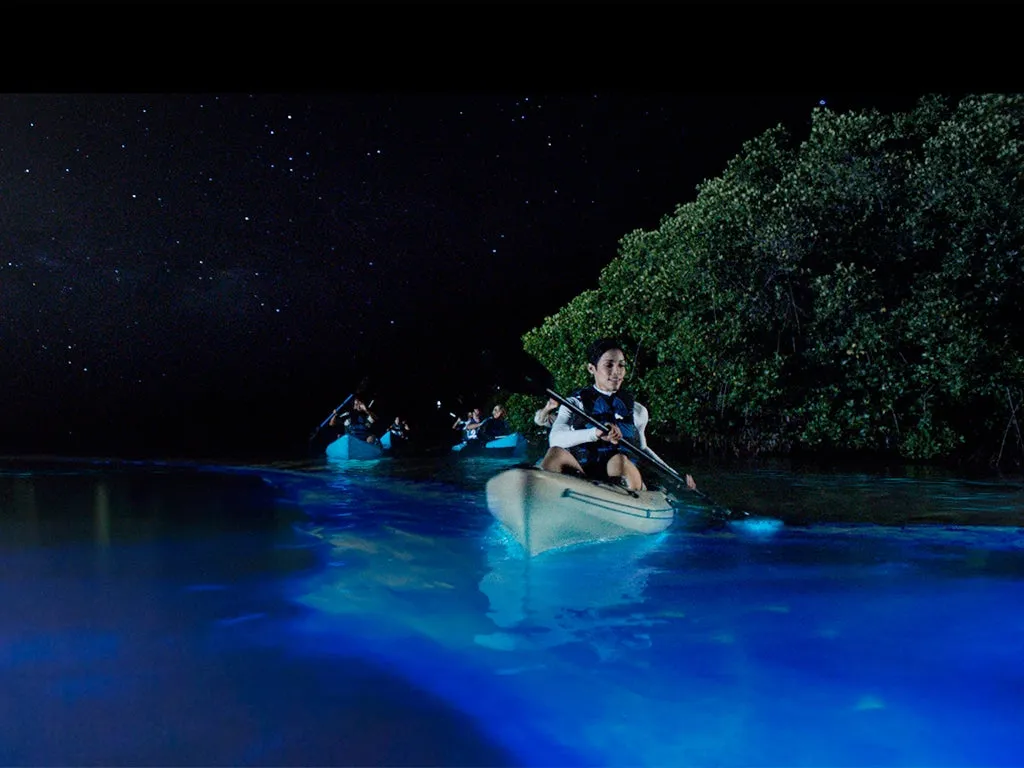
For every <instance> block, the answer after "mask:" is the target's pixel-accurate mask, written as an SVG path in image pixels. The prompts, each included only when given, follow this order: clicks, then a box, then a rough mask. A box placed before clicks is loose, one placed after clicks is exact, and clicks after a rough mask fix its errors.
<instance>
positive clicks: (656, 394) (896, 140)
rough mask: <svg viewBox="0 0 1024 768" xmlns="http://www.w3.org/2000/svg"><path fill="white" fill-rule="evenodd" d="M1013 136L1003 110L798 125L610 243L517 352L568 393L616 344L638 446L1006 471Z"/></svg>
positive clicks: (1016, 134) (1021, 173)
mask: <svg viewBox="0 0 1024 768" xmlns="http://www.w3.org/2000/svg"><path fill="white" fill-rule="evenodd" d="M1022 121H1024V95H1016V94H1014V95H999V94H996V95H981V96H975V95H972V96H967V97H965V98H963V99H961V100H960V101H959V102H958V103H955V104H954V103H950V101H949V100H948V99H946V98H943V97H940V96H928V97H925V98H922V99H921V100H920V102H919V103H918V105H917V106H916V107H915V108H914V109H913V110H911V111H909V112H906V113H895V114H882V113H880V112H878V111H876V110H866V111H859V112H850V113H845V114H837V113H834V112H832V111H830V110H828V109H825V108H819V109H816V110H815V111H814V113H813V116H812V121H811V128H810V133H809V135H808V136H807V137H806V138H804V139H803V140H801V141H797V140H794V139H793V138H792V137H791V136H789V135H788V134H787V132H786V131H785V130H784V129H783V128H781V127H779V128H776V129H773V130H771V131H768V132H766V133H765V134H764V135H762V136H759V137H757V138H755V139H753V140H751V141H749V142H748V143H746V144H745V145H744V146H743V148H742V151H741V152H740V154H739V155H738V156H737V157H736V158H734V159H733V160H732V161H730V163H729V164H728V165H727V167H726V168H725V171H724V172H723V173H722V175H721V176H720V177H719V178H715V179H712V180H709V181H706V182H705V183H703V184H702V185H700V186H699V187H698V189H697V196H696V198H695V199H694V200H692V201H691V202H688V203H685V204H682V205H679V206H678V207H677V208H676V210H675V211H674V213H672V214H671V215H668V216H665V217H664V218H663V220H662V221H661V223H660V226H659V227H658V228H657V229H656V230H654V231H635V232H632V233H630V234H628V235H626V236H625V237H623V238H622V239H621V241H620V243H619V251H618V256H617V257H616V258H615V259H614V261H613V262H612V263H611V264H609V265H608V266H607V267H606V268H605V269H604V270H602V272H601V274H600V277H599V280H598V284H597V287H596V288H594V289H592V290H588V291H586V292H584V293H582V294H581V295H579V296H577V297H576V298H575V299H573V300H572V301H571V302H569V303H568V304H567V305H566V306H564V307H562V308H561V309H560V310H559V311H558V312H557V313H556V314H554V315H553V316H551V317H548V318H546V319H545V321H544V322H543V324H542V325H540V326H539V327H537V328H534V329H532V330H530V331H529V332H527V333H526V334H525V335H524V336H523V344H524V347H525V349H526V350H527V351H528V352H530V353H531V354H533V355H534V356H535V357H537V359H539V360H540V361H541V362H543V363H544V364H545V365H546V366H547V367H548V368H550V369H551V371H552V373H554V375H555V377H556V381H557V384H558V386H559V387H561V388H562V389H563V390H570V389H572V388H574V387H576V386H579V385H580V384H583V383H585V382H586V378H587V377H586V372H585V366H584V363H583V361H582V350H583V349H584V348H585V346H586V344H587V343H588V342H589V340H590V339H592V338H593V337H594V336H595V335H598V334H613V335H619V336H621V337H622V338H623V339H624V340H625V341H626V343H627V345H629V346H630V349H631V351H630V353H629V354H630V355H631V356H635V358H636V363H637V365H636V367H635V370H634V371H633V374H632V378H631V382H630V384H631V387H632V388H633V389H634V390H635V391H637V392H638V394H640V395H642V397H643V401H644V402H646V403H648V404H649V405H650V407H651V411H652V418H653V422H652V433H653V434H655V435H656V436H657V437H658V439H660V440H663V441H664V440H669V441H681V442H682V443H684V444H686V445H687V446H689V449H691V450H695V451H700V452H710V453H723V452H724V453H728V454H729V455H735V456H768V455H776V456H777V455H792V454H794V453H801V452H804V453H806V452H808V451H823V452H824V451H832V452H850V451H852V452H855V453H860V454H872V453H875V454H880V455H891V456H900V457H903V458H904V459H909V460H924V461H958V462H963V463H969V464H979V465H983V464H988V465H992V466H997V467H1002V468H1011V467H1019V466H1021V463H1022V460H1024V439H1022V433H1021V427H1020V419H1021V418H1022V417H1024V408H1021V405H1022V402H1024V324H1022V322H1021V321H1020V319H1019V318H1018V313H1019V312H1020V309H1021V307H1022V304H1024V258H1022V257H1021V247H1022V241H1024V217H1022V213H1024V196H1022V193H1024V188H1022V184H1024V148H1022ZM535 401H536V398H515V399H514V401H513V402H512V404H511V405H512V407H513V418H515V419H516V420H518V421H519V423H521V424H525V423H527V421H528V420H529V418H530V416H531V415H532V412H533V409H535V408H536V407H537V406H538V403H537V402H535Z"/></svg>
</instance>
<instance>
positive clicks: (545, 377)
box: [484, 352, 746, 517]
mask: <svg viewBox="0 0 1024 768" xmlns="http://www.w3.org/2000/svg"><path fill="white" fill-rule="evenodd" d="M488 357H489V353H488V352H485V353H484V358H485V361H486V360H487V359H488ZM523 368H525V369H526V370H523V371H522V376H521V379H520V380H518V381H517V382H515V383H514V386H508V388H509V389H512V390H515V391H519V392H521V393H523V394H532V395H537V396H543V395H547V396H548V397H551V398H553V399H554V400H556V401H558V403H559V404H561V405H564V406H565V407H566V408H568V409H569V410H570V411H572V412H573V413H575V414H576V415H577V416H579V417H580V418H582V419H585V420H586V421H588V422H590V423H591V424H593V425H594V426H595V427H597V428H598V429H600V430H601V431H602V432H603V433H607V432H608V431H609V430H608V427H607V425H605V424H604V423H602V422H601V421H599V420H597V419H595V418H594V417H593V416H591V415H590V414H589V413H587V412H586V411H584V410H583V409H582V408H580V407H579V406H577V405H576V404H575V403H573V402H572V401H570V400H567V399H566V398H564V397H562V396H561V395H560V394H558V393H557V392H556V391H555V390H554V388H553V387H554V382H555V377H554V376H552V375H551V372H550V371H549V370H548V369H547V368H545V367H544V366H543V365H541V363H540V361H538V360H537V359H536V358H535V357H533V356H531V355H527V354H525V353H523ZM508 369H509V366H505V367H503V368H502V367H495V370H496V371H502V370H505V371H507V370H508ZM619 445H621V446H623V447H624V448H626V449H627V450H628V451H630V452H631V453H634V454H636V455H637V456H640V457H642V458H644V459H646V460H647V461H649V462H651V463H652V464H653V465H654V466H655V467H657V468H658V469H660V470H661V471H662V472H663V473H665V474H666V475H668V476H669V477H671V478H672V479H673V480H675V481H676V482H678V483H680V484H681V485H682V487H684V488H686V490H687V491H689V492H690V493H693V494H696V495H697V496H698V497H699V498H700V499H702V500H703V501H704V502H706V503H707V504H708V505H710V506H711V507H712V509H713V510H714V511H715V512H717V513H719V514H724V515H725V516H727V517H730V516H732V511H731V510H730V509H729V508H728V507H723V506H721V505H720V504H716V503H715V502H714V501H713V500H712V499H711V498H710V497H709V496H708V495H707V494H706V493H704V492H703V491H700V490H697V489H696V488H691V487H690V486H689V485H688V484H687V482H686V478H685V477H683V476H682V475H680V474H679V473H678V472H677V471H676V470H674V469H673V468H672V467H670V466H669V465H668V464H666V463H665V462H664V461H662V460H661V459H659V458H657V457H656V456H652V455H651V454H649V453H647V452H646V451H645V450H644V449H643V448H640V447H639V446H636V445H633V443H631V442H630V441H629V440H626V439H625V438H621V439H620V440H619ZM744 514H746V513H744Z"/></svg>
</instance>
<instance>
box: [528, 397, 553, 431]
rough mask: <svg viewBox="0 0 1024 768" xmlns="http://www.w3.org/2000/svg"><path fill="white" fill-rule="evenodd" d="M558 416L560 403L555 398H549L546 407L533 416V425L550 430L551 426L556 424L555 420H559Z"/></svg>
mask: <svg viewBox="0 0 1024 768" xmlns="http://www.w3.org/2000/svg"><path fill="white" fill-rule="evenodd" d="M557 416H558V401H557V400H555V398H553V397H549V398H548V401H547V402H546V403H545V404H544V406H543V407H542V408H540V409H538V410H537V412H536V413H535V414H533V423H534V424H536V425H537V426H538V427H546V428H548V429H550V428H551V425H552V424H554V423H555V418H557Z"/></svg>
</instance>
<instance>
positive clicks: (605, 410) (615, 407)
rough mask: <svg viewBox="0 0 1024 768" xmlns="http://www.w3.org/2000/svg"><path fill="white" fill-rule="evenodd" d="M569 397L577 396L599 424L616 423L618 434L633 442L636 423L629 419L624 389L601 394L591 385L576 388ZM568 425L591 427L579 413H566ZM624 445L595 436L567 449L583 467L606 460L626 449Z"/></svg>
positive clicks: (629, 405) (629, 397)
mask: <svg viewBox="0 0 1024 768" xmlns="http://www.w3.org/2000/svg"><path fill="white" fill-rule="evenodd" d="M571 397H575V398H577V399H578V400H579V401H580V402H581V403H583V410H584V411H586V412H587V413H588V414H589V415H590V416H593V417H594V418H595V419H597V420H598V421H600V422H601V423H602V424H608V423H613V424H616V425H618V427H619V430H620V431H621V432H622V436H623V437H624V438H625V439H626V440H628V441H629V442H631V443H633V444H634V445H635V444H636V443H635V442H634V441H635V440H636V436H637V431H636V424H634V423H633V404H634V401H633V395H631V394H630V393H629V392H626V391H625V390H619V391H618V392H616V393H615V394H613V395H605V394H602V393H601V392H598V391H597V390H596V389H595V388H594V387H593V386H592V385H591V386H589V387H584V388H583V389H577V390H576V391H575V392H573V393H572V395H571ZM569 426H570V428H572V429H587V428H588V427H593V426H594V425H593V424H591V423H590V422H589V421H587V420H586V419H584V418H583V417H582V416H580V415H579V414H576V413H573V412H571V411H570V413H569ZM626 452H627V451H626V449H625V448H623V447H622V446H619V445H613V444H612V443H609V442H608V441H607V440H596V441H594V442H593V443H581V444H579V445H574V446H573V447H572V448H570V449H569V453H571V454H572V455H573V456H575V457H576V461H578V462H579V463H580V465H582V466H584V467H586V466H587V465H588V464H593V463H607V461H608V459H610V458H611V457H612V456H614V455H615V454H617V453H626Z"/></svg>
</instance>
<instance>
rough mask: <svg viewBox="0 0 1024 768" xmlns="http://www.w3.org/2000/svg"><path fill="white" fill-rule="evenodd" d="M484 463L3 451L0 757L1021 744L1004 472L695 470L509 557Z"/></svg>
mask: <svg viewBox="0 0 1024 768" xmlns="http://www.w3.org/2000/svg"><path fill="white" fill-rule="evenodd" d="M503 468H505V467H504V466H503V465H502V464H501V463H498V462H488V461H487V460H462V461H456V460H453V459H450V458H447V457H445V458H434V459H430V460H409V461H398V460H391V461H379V462H374V463H371V464H364V465H359V466H345V465H331V464H326V463H324V462H308V463H296V464H293V465H290V466H287V467H286V466H283V465H278V466H250V467H236V466H216V465H201V464H173V465H172V464H160V463H152V462H150V463H146V462H139V463H127V462H102V461H90V462H85V461H81V462H73V461H56V460H53V461H43V460H32V461H29V460H18V459H8V460H4V461H0V691H2V695H0V764H3V765H19V766H21V765H68V766H70V765H75V766H86V765H89V766H95V765H105V766H109V765H133V766H155V765H162V766H163V765H178V766H186V765H187V766H199V765H203V766H212V765H234V766H241V765H289V766H291V765H303V766H310V765H419V766H424V765H466V766H583V765H587V766H597V765H602V766H716V767H721V766H770V767H779V766H813V767H816V768H820V767H822V766H914V767H915V768H916V767H920V766H965V767H967V766H969V767H971V768H977V767H979V766H1020V765H1021V764H1022V761H1024V652H1022V651H1024V611H1022V610H1021V607H1022V606H1024V532H1022V531H1024V527H1020V524H1021V522H1022V521H1024V516H1022V510H1024V486H1022V485H1021V484H1020V483H1019V482H1009V481H999V482H996V481H967V480H963V479H958V478H955V477H944V476H942V477H930V476H922V477H916V478H915V477H907V476H902V477H888V476H873V475H868V474H843V473H832V474H812V473H807V474H801V473H796V472H791V471H781V470H775V471H769V470H749V471H744V472H725V471H721V472H719V473H717V474H710V475H708V476H707V477H699V478H698V479H699V480H701V481H702V482H704V485H703V487H704V488H705V489H706V490H708V492H709V493H713V495H714V497H715V498H716V500H717V501H719V502H726V503H727V504H728V505H729V506H730V507H731V508H733V509H736V510H742V511H745V512H749V513H750V514H748V515H738V516H737V517H736V520H735V521H734V522H727V521H726V522H723V521H720V520H718V521H709V520H708V519H707V517H706V516H705V515H703V513H702V510H701V507H700V506H699V505H696V504H695V505H694V506H693V507H692V508H691V507H685V508H681V509H680V515H679V518H678V519H677V521H676V523H675V524H674V525H673V526H672V527H670V528H669V529H668V530H667V531H666V532H664V533H662V534H659V535H656V536H642V537H635V538H627V539H622V540H618V541H611V542H603V543H597V544H592V545H584V546H579V547H574V548H567V549H562V550H554V551H551V552H546V553H543V554H541V555H539V556H537V557H534V558H528V557H525V556H524V555H523V553H522V551H521V550H519V549H518V545H517V544H516V543H515V542H514V541H513V540H511V539H510V537H509V536H508V535H507V534H506V532H505V531H504V530H503V529H502V528H501V527H500V526H499V525H498V524H497V523H496V522H494V520H493V518H492V517H491V515H490V514H489V512H488V510H487V507H486V501H485V496H484V493H483V487H484V483H485V482H486V480H487V479H488V478H489V477H490V476H491V475H492V474H494V473H495V472H497V471H500V470H501V469H503Z"/></svg>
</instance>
